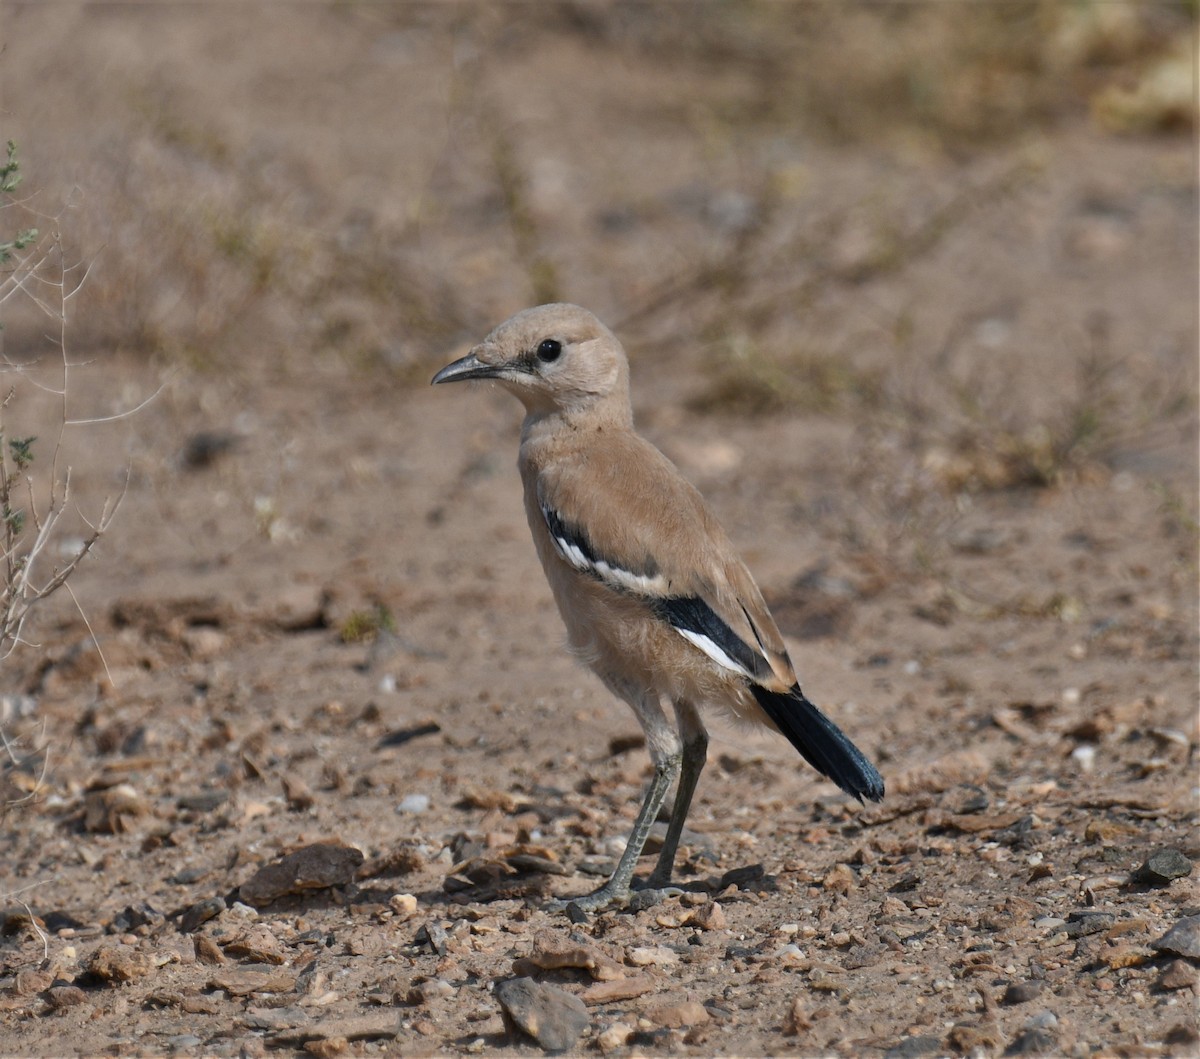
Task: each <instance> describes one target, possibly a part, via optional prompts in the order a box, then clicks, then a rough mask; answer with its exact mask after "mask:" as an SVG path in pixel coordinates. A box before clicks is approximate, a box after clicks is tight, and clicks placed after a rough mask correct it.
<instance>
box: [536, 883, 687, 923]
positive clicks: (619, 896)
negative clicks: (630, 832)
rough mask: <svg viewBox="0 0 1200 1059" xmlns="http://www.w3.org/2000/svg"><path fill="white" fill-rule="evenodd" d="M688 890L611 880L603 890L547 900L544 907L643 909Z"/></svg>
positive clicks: (581, 912)
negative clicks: (634, 884)
mask: <svg viewBox="0 0 1200 1059" xmlns="http://www.w3.org/2000/svg"><path fill="white" fill-rule="evenodd" d="M683 892H684V891H683V890H681V889H680V888H679V887H678V886H651V885H649V883H647V884H646V885H644V886H640V887H638V888H637V889H636V890H631V889H630V888H629V887H628V886H613V885H612V883H611V881H610V882H608V883H605V884H604V885H603V886H601V887H600V889H599V890H595V891H593V892H592V893H590V894H584V895H583V896H582V897H567V898H556V899H554V900H552V901H547V902H546V903H545V904H543V905H542V908H543V909H544V910H545V911H547V912H566V913H567V914H568V915H571V914H575V915H585V914H589V915H594V914H595V913H597V912H609V911H618V910H622V911H628V912H640V911H642V909H644V908H650V907H652V906H653V905H656V904H658V902H659V901H665V900H666V899H668V898H671V897H679V896H680V895H681V894H682V893H683Z"/></svg>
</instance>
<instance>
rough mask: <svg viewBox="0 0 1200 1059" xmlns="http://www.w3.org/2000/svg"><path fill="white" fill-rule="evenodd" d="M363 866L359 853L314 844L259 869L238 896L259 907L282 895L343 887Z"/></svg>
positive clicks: (324, 843) (320, 843)
mask: <svg viewBox="0 0 1200 1059" xmlns="http://www.w3.org/2000/svg"><path fill="white" fill-rule="evenodd" d="M362 862H363V855H362V852H361V850H358V849H355V848H354V847H353V846H343V845H341V844H339V843H336V842H314V843H313V844H312V845H309V846H303V847H301V848H300V849H298V850H295V851H294V852H292V853H289V854H287V855H286V856H283V857H280V858H279V859H278V860H274V861H272V862H271V863H270V864H266V865H264V866H263V867H261V868H259V870H258V871H256V872H255V873H254V875H252V876H251V877H250V878H249V879H248V880H247V881H246V882H244V883H242V885H241V888H240V890H239V893H240V895H241V899H242V900H243V901H244V902H245V903H246V904H250V905H255V906H259V907H261V906H262V905H266V904H270V903H271V902H272V901H274V900H275V899H276V898H278V897H283V896H284V895H285V894H291V893H301V892H304V891H307V890H322V889H328V888H329V887H332V886H344V885H346V883H348V882H351V881H352V880H353V879H354V873H355V872H356V871H357V870H358V868H359V866H360V865H361V864H362Z"/></svg>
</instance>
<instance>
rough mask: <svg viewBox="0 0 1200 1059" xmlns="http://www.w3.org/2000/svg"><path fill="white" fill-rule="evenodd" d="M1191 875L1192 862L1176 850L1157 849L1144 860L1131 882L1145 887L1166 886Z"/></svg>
mask: <svg viewBox="0 0 1200 1059" xmlns="http://www.w3.org/2000/svg"><path fill="white" fill-rule="evenodd" d="M1191 874H1192V862H1191V861H1190V860H1188V858H1187V857H1186V856H1184V854H1183V853H1181V852H1180V851H1179V850H1177V849H1171V848H1169V847H1168V848H1166V849H1157V850H1155V851H1154V852H1153V853H1151V854H1150V856H1149V857H1147V858H1146V863H1145V864H1143V865H1142V866H1141V867H1140V868H1138V870H1137V871H1135V872H1134V873H1133V881H1134V882H1139V883H1145V884H1146V885H1147V886H1167V885H1169V884H1170V883H1172V882H1174V881H1175V880H1176V879H1182V878H1183V877H1184V876H1185V875H1191Z"/></svg>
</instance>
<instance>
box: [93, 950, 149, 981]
mask: <svg viewBox="0 0 1200 1059" xmlns="http://www.w3.org/2000/svg"><path fill="white" fill-rule="evenodd" d="M87 971H88V973H89V974H91V975H94V976H95V977H96V978H99V979H100V980H101V981H104V982H132V981H133V980H134V979H135V978H141V977H142V976H143V975H145V974H149V973H150V958H149V957H148V956H146V954H145V953H142V952H138V951H136V950H135V949H130V948H128V947H126V946H123V945H122V946H115V945H101V946H100V948H98V949H97V950H96V951H95V952H94V953H92V956H91V959H89V960H88V962H87Z"/></svg>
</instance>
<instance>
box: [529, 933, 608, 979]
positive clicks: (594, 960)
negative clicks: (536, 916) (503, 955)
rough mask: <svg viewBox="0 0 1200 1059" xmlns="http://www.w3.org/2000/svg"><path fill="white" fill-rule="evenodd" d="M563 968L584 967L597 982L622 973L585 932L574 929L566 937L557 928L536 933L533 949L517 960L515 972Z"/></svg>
mask: <svg viewBox="0 0 1200 1059" xmlns="http://www.w3.org/2000/svg"><path fill="white" fill-rule="evenodd" d="M560 967H582V968H583V969H584V970H586V971H587V972H588V974H590V975H591V976H592V978H593V979H594V980H595V981H597V982H605V981H611V980H613V979H614V978H620V977H621V976H622V974H623V972H622V970H621V965H620V964H618V963H617V961H616V960H614V959H613V958H612V957H610V956H609V955H607V954H606V953H604V952H602V951H601V950H600V949H599V948H597V947H596V945H594V944H593V943H592V942H591V941H590V940H589V939H588V938H586V937H584V936H583V935H582V934H579V933H576V932H575V931H572V932H571V933H570V934H568V935H566V936H564V935H563V934H562V933H561V932H559V931H555V930H542V931H538V933H537V934H535V935H534V938H533V952H532V953H531V954H530V955H528V956H524V957H522V958H521V959H519V960H516V961H515V962H514V964H513V973H515V974H518V975H526V976H527V975H529V974H531V973H532V972H534V971H536V970H557V969H558V968H560Z"/></svg>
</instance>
